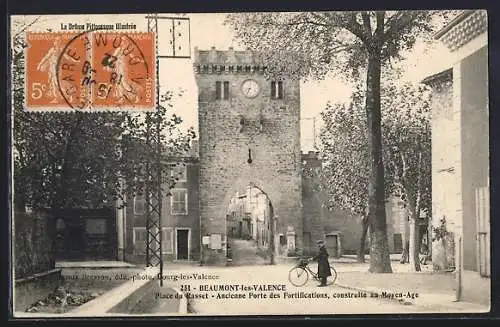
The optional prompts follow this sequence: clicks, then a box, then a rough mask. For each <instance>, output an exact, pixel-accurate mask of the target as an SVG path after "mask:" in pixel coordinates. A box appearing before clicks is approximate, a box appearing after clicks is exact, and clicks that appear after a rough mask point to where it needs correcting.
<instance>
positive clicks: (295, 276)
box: [288, 267, 309, 286]
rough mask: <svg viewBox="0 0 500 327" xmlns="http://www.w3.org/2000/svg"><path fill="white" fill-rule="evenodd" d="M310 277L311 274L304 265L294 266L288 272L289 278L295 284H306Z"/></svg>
mask: <svg viewBox="0 0 500 327" xmlns="http://www.w3.org/2000/svg"><path fill="white" fill-rule="evenodd" d="M308 279H309V274H308V273H307V270H305V269H304V268H302V267H293V268H292V269H290V272H289V273H288V280H289V281H290V283H292V285H293V286H304V284H305V283H307V280H308Z"/></svg>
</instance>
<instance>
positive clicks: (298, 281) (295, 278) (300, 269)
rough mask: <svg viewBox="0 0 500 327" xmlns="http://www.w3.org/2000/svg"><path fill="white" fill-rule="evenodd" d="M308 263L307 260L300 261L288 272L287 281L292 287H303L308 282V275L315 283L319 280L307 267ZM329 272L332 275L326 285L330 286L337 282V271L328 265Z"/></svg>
mask: <svg viewBox="0 0 500 327" xmlns="http://www.w3.org/2000/svg"><path fill="white" fill-rule="evenodd" d="M309 262H310V260H308V259H301V260H300V261H299V263H298V264H297V265H296V266H294V267H293V268H292V269H290V271H289V272H288V280H289V281H290V283H292V285H293V286H304V285H305V283H307V281H308V280H309V275H311V276H313V278H314V279H316V280H317V281H319V280H320V278H319V277H318V274H316V273H315V272H314V271H312V270H311V268H310V267H309ZM330 272H331V274H332V275H331V276H329V277H328V279H327V285H331V284H333V283H335V281H336V280H337V271H336V270H335V268H333V266H332V265H330Z"/></svg>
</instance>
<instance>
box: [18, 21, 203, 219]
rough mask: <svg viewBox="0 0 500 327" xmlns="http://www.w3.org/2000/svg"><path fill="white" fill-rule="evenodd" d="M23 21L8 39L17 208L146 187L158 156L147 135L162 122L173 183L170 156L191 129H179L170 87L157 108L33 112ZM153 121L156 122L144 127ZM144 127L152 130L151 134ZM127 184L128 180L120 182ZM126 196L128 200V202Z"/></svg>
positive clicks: (93, 201)
mask: <svg viewBox="0 0 500 327" xmlns="http://www.w3.org/2000/svg"><path fill="white" fill-rule="evenodd" d="M25 47H26V44H25V42H24V38H23V33H22V29H21V32H20V33H17V34H16V36H15V37H14V39H13V47H12V48H13V52H12V78H13V82H12V92H13V93H12V94H13V156H14V167H13V168H14V174H13V175H14V203H15V205H16V207H17V209H18V210H24V208H25V207H26V206H28V207H32V208H33V209H39V208H51V209H54V210H60V209H65V208H73V207H94V208H95V207H102V206H114V205H115V201H116V200H117V199H119V198H122V196H123V195H124V193H125V190H124V186H126V188H127V192H128V193H129V194H132V195H133V194H136V193H139V192H143V190H144V188H145V185H146V184H147V183H156V182H157V181H151V180H149V179H148V178H147V177H146V170H145V169H144V166H145V165H146V164H148V163H149V164H153V162H156V159H157V158H156V156H154V151H155V150H156V149H155V148H153V147H148V146H146V145H147V142H146V141H147V138H148V135H150V132H151V130H153V131H154V127H156V126H157V123H159V125H158V126H159V128H160V132H161V133H160V135H161V137H160V138H161V158H160V165H161V169H162V171H163V177H164V179H163V183H164V184H165V185H167V187H169V186H171V185H173V184H174V183H175V177H174V178H172V176H171V174H170V173H169V169H170V168H171V167H170V163H171V160H172V159H171V157H173V156H176V155H179V154H181V153H185V152H186V151H187V150H188V149H189V144H190V140H191V139H192V138H194V136H195V135H194V131H193V130H192V129H189V130H188V131H187V132H186V133H182V132H180V131H179V128H178V127H179V124H180V123H181V122H182V119H181V118H180V117H178V116H176V115H171V114H170V110H169V108H170V107H171V99H172V96H173V94H172V93H167V94H166V95H164V96H163V97H162V99H160V101H159V102H160V106H159V109H158V111H157V112H156V113H153V114H151V113H150V114H147V115H146V114H143V113H131V112H95V113H88V112H85V113H84V112H81V111H72V112H46V113H41V112H30V111H26V110H25V109H24V96H25V94H24V91H25V88H24V83H25V81H24V63H25V58H24V48H25ZM148 126H152V127H153V128H149V127H148ZM148 133H149V134H148ZM124 184H125V185H124ZM125 204H126V203H125Z"/></svg>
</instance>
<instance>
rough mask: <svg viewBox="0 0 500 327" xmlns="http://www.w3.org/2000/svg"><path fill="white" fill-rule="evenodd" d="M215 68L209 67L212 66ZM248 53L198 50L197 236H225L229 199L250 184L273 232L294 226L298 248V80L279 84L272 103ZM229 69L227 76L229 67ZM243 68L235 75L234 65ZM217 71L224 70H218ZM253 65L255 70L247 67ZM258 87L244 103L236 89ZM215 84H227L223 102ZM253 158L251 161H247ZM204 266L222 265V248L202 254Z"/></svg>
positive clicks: (268, 84)
mask: <svg viewBox="0 0 500 327" xmlns="http://www.w3.org/2000/svg"><path fill="white" fill-rule="evenodd" d="M213 63H214V64H218V65H219V66H217V67H216V68H212V64H213ZM255 64H256V63H255V61H254V60H253V56H252V53H251V52H250V51H233V50H230V51H216V50H215V49H213V50H210V51H197V53H195V67H199V66H200V65H201V66H209V67H210V70H209V71H200V70H199V69H198V70H197V74H196V81H197V85H198V93H199V98H198V115H199V141H200V219H201V234H202V236H203V235H211V234H221V235H224V234H225V230H226V227H225V224H226V221H225V217H226V209H227V206H228V205H229V201H230V198H231V197H232V196H233V195H234V194H236V192H237V191H241V190H242V189H244V188H245V187H246V186H247V185H248V184H250V183H251V184H253V185H254V186H255V187H258V188H259V189H261V190H262V191H263V192H264V193H266V194H267V195H268V197H269V199H270V201H271V203H272V205H273V208H274V213H275V215H277V216H278V223H277V234H279V233H283V234H285V233H286V230H287V228H288V227H289V226H292V227H293V229H294V231H295V233H296V246H297V248H298V249H299V250H301V249H302V247H303V245H302V237H303V228H302V211H301V171H300V168H301V162H300V90H299V81H291V80H284V81H283V90H284V96H283V99H272V98H271V81H269V80H267V79H266V77H265V75H264V74H263V73H262V67H261V66H259V67H260V68H257V69H254V68H251V69H250V70H249V71H246V67H247V66H249V67H250V65H255ZM230 65H234V67H233V68H234V70H233V71H232V72H230V71H229V69H228V68H226V67H228V66H230ZM241 65H242V67H243V68H245V69H241V70H238V66H241ZM220 67H222V68H220ZM251 67H254V66H251ZM247 79H254V80H255V81H257V82H258V83H259V85H260V92H259V94H258V95H257V96H256V97H255V98H247V97H245V96H244V95H243V93H242V90H241V85H242V83H243V82H244V81H245V80H247ZM216 81H221V82H224V81H228V82H229V92H230V93H229V98H228V99H227V100H217V99H216ZM249 157H251V163H249ZM205 250H206V256H204V257H203V261H205V262H206V263H224V262H225V258H224V256H225V249H224V248H223V249H221V250H213V251H211V250H209V249H208V248H205Z"/></svg>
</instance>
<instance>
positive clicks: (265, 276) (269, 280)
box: [165, 264, 421, 315]
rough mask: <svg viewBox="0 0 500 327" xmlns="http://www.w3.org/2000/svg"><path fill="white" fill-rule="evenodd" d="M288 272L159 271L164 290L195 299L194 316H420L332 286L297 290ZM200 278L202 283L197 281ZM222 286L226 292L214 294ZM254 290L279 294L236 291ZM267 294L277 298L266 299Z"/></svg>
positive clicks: (235, 269) (267, 267) (249, 268)
mask: <svg viewBox="0 0 500 327" xmlns="http://www.w3.org/2000/svg"><path fill="white" fill-rule="evenodd" d="M290 268H291V266H290V265H284V264H281V265H276V266H270V265H261V266H238V267H200V266H187V265H185V266H179V265H170V266H169V267H168V268H166V269H165V275H167V276H169V277H168V278H169V281H168V284H169V285H171V286H175V287H177V288H179V289H183V290H186V289H189V292H188V293H191V295H192V296H193V297H198V298H196V299H189V312H190V313H191V314H194V315H238V314H260V315H266V314H267V315H273V314H287V315H291V314H292V315H308V314H349V313H351V314H354V313H356V314H365V313H371V314H381V313H412V312H421V309H420V310H419V309H418V308H416V307H414V306H411V305H403V304H400V303H397V302H395V301H393V300H388V299H373V298H370V294H367V297H365V298H359V297H357V296H358V295H359V294H358V292H356V291H352V290H349V289H346V288H341V287H338V286H335V285H332V286H327V287H317V284H318V282H317V281H315V280H312V279H309V281H308V282H307V283H306V285H304V286H302V287H294V286H293V285H292V284H291V283H290V282H289V281H288V271H289V270H290ZM315 268H316V267H312V269H315ZM202 275H204V276H203V277H204V278H205V279H197V278H198V277H200V276H202ZM224 285H225V287H226V288H227V289H226V290H224V289H223V290H219V289H220V288H221V287H222V288H224ZM229 285H238V288H239V289H238V290H235V289H229V288H230V286H229ZM254 285H257V286H260V285H263V286H264V287H268V285H279V286H278V287H283V288H284V290H274V291H260V292H259V291H252V290H241V287H242V286H243V287H245V288H248V289H250V288H252V287H254ZM271 293H273V294H275V295H276V296H278V297H274V298H271ZM243 296H244V298H243ZM201 297H202V298H201ZM220 297H224V298H220ZM238 297H239V298H238ZM341 297H342V298H341Z"/></svg>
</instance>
